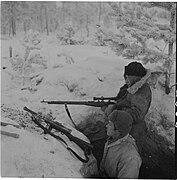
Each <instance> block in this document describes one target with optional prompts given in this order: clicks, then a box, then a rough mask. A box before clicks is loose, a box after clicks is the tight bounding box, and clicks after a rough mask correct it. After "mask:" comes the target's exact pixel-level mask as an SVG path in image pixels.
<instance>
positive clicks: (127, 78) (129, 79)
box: [125, 75, 131, 87]
mask: <svg viewBox="0 0 177 180" xmlns="http://www.w3.org/2000/svg"><path fill="white" fill-rule="evenodd" d="M125 83H126V84H127V85H128V87H130V86H131V77H130V76H128V75H125Z"/></svg>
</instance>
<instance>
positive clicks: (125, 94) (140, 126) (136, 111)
mask: <svg viewBox="0 0 177 180" xmlns="http://www.w3.org/2000/svg"><path fill="white" fill-rule="evenodd" d="M150 75H151V73H150V71H149V70H147V69H145V68H144V67H143V66H142V64H141V63H139V62H131V63H129V64H128V66H125V71H124V78H125V82H126V84H125V85H124V86H122V87H121V88H120V91H119V93H118V95H117V96H116V99H117V103H116V104H115V105H109V106H108V107H107V108H106V109H105V114H106V115H107V116H108V115H109V114H110V113H111V112H112V111H113V110H114V109H117V110H123V111H126V112H127V113H129V114H130V115H131V116H132V118H133V125H132V130H131V132H130V134H131V135H132V136H133V137H134V138H135V140H136V143H137V146H138V148H139V151H140V153H141V150H142V147H141V144H142V140H143V136H144V133H145V130H146V123H145V120H144V118H145V115H146V114H147V112H148V110H149V107H150V104H151V96H152V92H151V89H150V87H149V85H148V83H147V80H148V78H149V77H150Z"/></svg>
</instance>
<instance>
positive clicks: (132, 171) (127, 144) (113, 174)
mask: <svg viewBox="0 0 177 180" xmlns="http://www.w3.org/2000/svg"><path fill="white" fill-rule="evenodd" d="M141 163H142V160H141V157H140V155H139V154H138V151H137V147H136V144H135V140H134V139H133V137H132V136H131V135H127V136H125V137H123V138H121V139H119V140H117V141H116V142H113V143H110V144H108V141H107V142H106V144H105V149H104V155H103V159H102V161H101V165H100V175H101V176H102V177H105V178H119V179H137V178H138V175H139V169H140V166H141Z"/></svg>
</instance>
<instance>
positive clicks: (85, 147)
mask: <svg viewBox="0 0 177 180" xmlns="http://www.w3.org/2000/svg"><path fill="white" fill-rule="evenodd" d="M24 110H26V111H28V112H30V113H31V115H32V116H31V119H32V121H33V122H34V123H35V124H36V125H37V126H38V127H40V128H41V129H43V130H44V134H50V135H51V136H52V137H54V138H56V139H57V140H59V141H61V142H63V143H64V144H65V145H66V149H67V150H68V151H70V152H71V153H72V154H74V156H75V157H76V158H77V159H79V160H80V161H81V162H83V163H87V162H88V161H89V157H88V155H90V154H91V149H92V145H90V144H89V143H87V142H85V141H83V140H81V139H79V138H77V137H74V136H72V135H71V137H74V138H75V139H76V140H77V142H75V141H74V140H73V141H74V142H75V143H76V144H77V145H78V146H79V147H80V148H81V149H82V150H83V151H84V155H85V159H83V158H82V157H80V156H79V155H78V154H77V153H76V152H75V151H74V150H73V149H71V148H70V147H69V146H68V144H67V143H66V141H65V140H64V139H62V138H61V137H60V136H57V135H55V134H54V133H53V132H51V131H52V129H55V130H57V131H59V130H58V129H56V128H55V127H58V126H59V125H60V126H61V127H62V128H64V131H65V132H67V133H68V134H67V135H66V134H65V135H66V136H67V137H68V135H70V133H71V130H70V129H68V128H66V127H64V126H63V125H61V124H60V123H58V122H56V121H51V120H47V122H45V120H44V121H43V122H44V123H45V124H46V126H44V125H42V124H41V123H40V122H39V120H38V118H40V119H41V118H42V116H40V117H39V116H38V115H37V113H35V112H33V111H31V110H30V109H28V108H27V107H24ZM61 133H63V132H61ZM63 134H64V133H63ZM68 138H69V137H68ZM69 139H70V140H71V138H69ZM79 143H82V144H79Z"/></svg>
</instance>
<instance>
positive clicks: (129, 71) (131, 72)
mask: <svg viewBox="0 0 177 180" xmlns="http://www.w3.org/2000/svg"><path fill="white" fill-rule="evenodd" d="M125 75H128V76H140V77H143V76H145V75H146V69H145V68H144V67H143V65H142V64H141V63H139V62H136V61H135V62H131V63H129V64H128V66H125V71H124V76H125Z"/></svg>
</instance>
